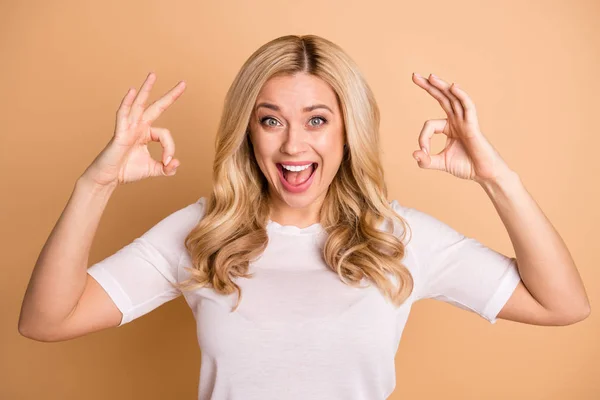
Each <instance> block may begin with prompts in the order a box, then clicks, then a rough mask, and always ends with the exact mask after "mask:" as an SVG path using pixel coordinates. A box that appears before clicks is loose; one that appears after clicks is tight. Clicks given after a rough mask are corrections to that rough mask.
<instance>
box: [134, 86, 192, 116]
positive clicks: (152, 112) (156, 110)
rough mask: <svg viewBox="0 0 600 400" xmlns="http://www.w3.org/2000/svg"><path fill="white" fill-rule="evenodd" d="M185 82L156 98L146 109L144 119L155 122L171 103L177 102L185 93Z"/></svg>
mask: <svg viewBox="0 0 600 400" xmlns="http://www.w3.org/2000/svg"><path fill="white" fill-rule="evenodd" d="M185 85H186V84H185V82H184V81H181V82H179V83H178V84H177V85H175V87H173V89H171V90H169V91H168V92H167V93H166V94H165V95H164V96H163V97H161V98H160V99H158V100H156V101H155V102H154V103H152V104H151V105H150V106H149V107H148V108H147V109H146V111H144V115H143V116H142V119H143V120H144V121H146V122H147V123H148V124H151V123H152V122H154V121H155V120H156V119H157V118H158V117H159V116H160V114H162V113H163V111H165V110H166V109H167V108H169V106H171V104H173V103H174V102H175V100H177V99H178V98H179V96H181V95H182V94H183V91H184V90H185Z"/></svg>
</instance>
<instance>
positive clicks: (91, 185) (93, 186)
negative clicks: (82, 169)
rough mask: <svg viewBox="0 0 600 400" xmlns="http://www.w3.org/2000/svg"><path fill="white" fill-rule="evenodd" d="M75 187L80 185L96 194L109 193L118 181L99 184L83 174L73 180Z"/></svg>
mask: <svg viewBox="0 0 600 400" xmlns="http://www.w3.org/2000/svg"><path fill="white" fill-rule="evenodd" d="M75 186H76V187H82V188H85V189H86V190H89V191H91V192H93V193H97V194H111V193H112V192H113V191H114V190H115V189H116V188H117V186H118V182H116V181H115V182H113V183H107V184H103V183H102V184H101V183H98V181H96V180H94V179H93V178H90V177H89V176H87V175H85V174H83V175H81V176H80V177H79V178H78V179H77V181H76V182H75Z"/></svg>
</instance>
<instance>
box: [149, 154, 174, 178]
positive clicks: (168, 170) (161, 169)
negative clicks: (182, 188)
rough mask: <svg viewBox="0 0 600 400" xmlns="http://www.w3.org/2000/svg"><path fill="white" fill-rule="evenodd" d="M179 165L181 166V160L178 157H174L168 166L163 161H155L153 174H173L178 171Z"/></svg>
mask: <svg viewBox="0 0 600 400" xmlns="http://www.w3.org/2000/svg"><path fill="white" fill-rule="evenodd" d="M177 167H179V160H178V159H176V158H175V159H173V160H172V161H171V162H170V163H169V165H168V166H166V167H165V166H164V164H163V163H160V162H158V161H155V164H154V166H153V171H152V176H173V175H175V173H176V172H177Z"/></svg>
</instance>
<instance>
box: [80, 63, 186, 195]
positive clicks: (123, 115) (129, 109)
mask: <svg viewBox="0 0 600 400" xmlns="http://www.w3.org/2000/svg"><path fill="white" fill-rule="evenodd" d="M155 81H156V75H155V74H154V73H153V72H151V73H150V74H148V77H147V78H146V80H145V81H144V83H143V85H142V87H141V89H140V91H139V93H138V95H137V96H135V93H136V91H135V89H134V88H131V89H129V91H128V92H127V94H126V95H125V97H124V98H123V100H122V101H121V106H120V107H119V109H118V110H117V121H116V126H115V133H114V135H113V137H112V139H111V140H110V142H109V143H108V144H107V145H106V147H105V148H104V149H103V150H102V152H101V153H100V154H99V155H98V156H97V157H96V158H95V159H94V161H93V162H92V164H91V165H90V166H89V167H88V168H87V169H86V170H85V172H84V173H83V177H85V178H87V179H91V180H92V181H93V182H94V183H96V184H98V185H101V186H111V185H114V186H116V185H118V184H122V183H128V182H135V181H138V180H141V179H144V178H148V177H153V176H173V175H175V170H176V168H177V167H178V166H179V164H180V163H179V161H178V160H177V159H175V158H174V157H173V156H174V154H175V142H174V141H173V137H172V136H171V133H170V132H169V130H167V129H165V128H158V127H153V126H151V125H152V123H153V122H154V121H155V120H156V119H157V118H158V117H159V116H160V115H161V114H162V112H163V111H164V110H166V109H167V108H168V107H169V106H170V105H171V104H173V103H174V102H175V100H177V98H178V97H179V96H181V94H182V93H183V91H184V90H185V82H183V81H181V82H179V83H178V84H177V85H175V87H173V88H172V89H171V90H170V91H169V92H167V93H166V94H165V95H164V96H163V97H161V98H160V99H158V100H156V101H155V102H154V103H152V104H151V105H150V106H149V107H148V108H145V106H146V101H147V100H148V96H149V94H150V90H151V89H152V85H153V84H154V82H155ZM134 96H135V99H134ZM152 141H154V142H160V144H161V146H162V147H163V153H162V160H161V161H162V162H158V161H156V160H154V159H153V158H152V156H151V155H150V152H149V151H148V147H147V145H148V143H150V142H152Z"/></svg>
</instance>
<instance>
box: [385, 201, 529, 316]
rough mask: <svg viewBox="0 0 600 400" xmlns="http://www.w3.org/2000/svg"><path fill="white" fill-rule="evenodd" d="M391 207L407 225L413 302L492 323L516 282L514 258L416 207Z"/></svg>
mask: <svg viewBox="0 0 600 400" xmlns="http://www.w3.org/2000/svg"><path fill="white" fill-rule="evenodd" d="M393 206H394V208H395V209H396V211H398V213H399V214H400V216H402V217H403V218H404V219H405V220H406V221H407V222H408V225H409V227H410V233H411V234H410V240H409V242H408V243H407V246H406V249H407V252H409V253H411V254H412V255H413V258H414V259H415V260H416V262H415V263H416V268H415V272H416V276H415V278H416V283H415V287H416V290H415V292H416V295H415V299H416V300H419V299H426V298H430V299H435V300H440V301H443V302H446V303H449V304H452V305H454V306H456V307H459V308H462V309H464V310H467V311H471V312H474V313H476V314H478V315H479V316H481V317H483V318H484V319H486V320H487V321H489V322H490V323H492V324H493V323H495V322H496V320H497V316H498V313H499V311H500V310H501V308H502V307H503V306H504V305H505V304H506V302H507V300H508V299H509V297H510V296H511V295H512V294H513V292H514V290H515V288H516V287H517V285H518V284H519V282H520V281H521V277H520V274H519V271H518V269H517V263H516V258H514V257H508V256H507V255H504V254H502V253H500V252H498V251H495V250H494V249H492V248H490V247H487V246H485V245H484V244H483V243H481V242H479V241H478V240H476V239H474V238H471V237H468V236H465V235H464V234H462V233H460V232H459V231H457V230H455V229H454V228H452V227H451V226H449V225H448V224H446V223H444V222H443V221H441V220H439V219H437V218H435V217H433V216H431V215H429V214H426V213H425V212H422V211H420V210H418V209H415V208H410V207H404V206H401V205H399V204H398V203H397V202H396V201H394V204H393Z"/></svg>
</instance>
